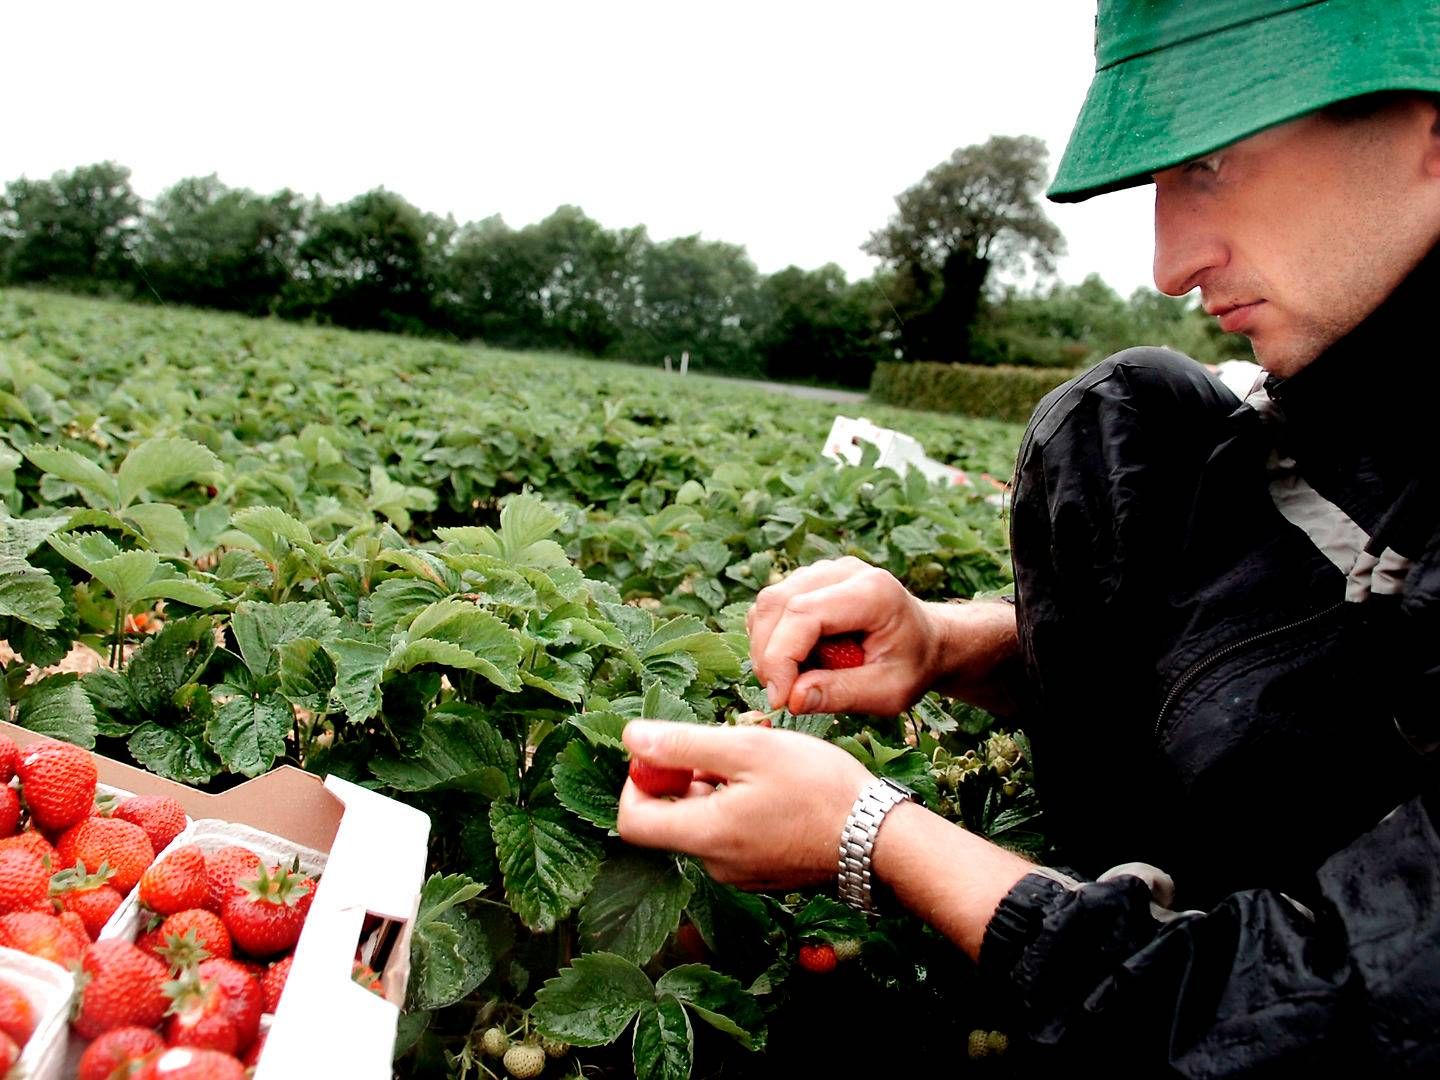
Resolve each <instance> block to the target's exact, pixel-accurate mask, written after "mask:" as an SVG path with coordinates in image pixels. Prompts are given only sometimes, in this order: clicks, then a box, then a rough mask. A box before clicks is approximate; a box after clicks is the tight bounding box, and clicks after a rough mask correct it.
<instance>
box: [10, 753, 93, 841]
mask: <svg viewBox="0 0 1440 1080" xmlns="http://www.w3.org/2000/svg"><path fill="white" fill-rule="evenodd" d="M16 771H17V772H18V773H19V775H20V784H21V786H22V789H23V792H24V795H25V805H26V806H28V807H30V816H31V817H32V818H33V819H34V820H35V824H36V825H38V826H39V827H40V828H42V829H47V830H49V831H51V832H58V831H59V830H61V829H68V828H69V827H70V826H71V825H74V824H75V823H76V822H78V821H83V820H84V819H85V818H86V817H88V816H89V814H90V808H91V807H92V806H94V805H95V783H96V781H97V780H98V779H99V773H98V772H97V771H96V769H95V762H94V760H93V759H92V758H91V757H90V754H89V753H88V752H87V751H85V750H82V749H81V748H80V747H78V746H74V745H72V744H71V743H66V742H58V741H56V740H54V739H46V740H44V741H42V742H37V743H33V744H32V745H30V746H28V747H26V749H25V750H24V752H22V753H21V755H20V762H19V765H18V766H17V767H16Z"/></svg>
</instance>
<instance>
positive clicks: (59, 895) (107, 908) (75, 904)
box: [50, 863, 125, 941]
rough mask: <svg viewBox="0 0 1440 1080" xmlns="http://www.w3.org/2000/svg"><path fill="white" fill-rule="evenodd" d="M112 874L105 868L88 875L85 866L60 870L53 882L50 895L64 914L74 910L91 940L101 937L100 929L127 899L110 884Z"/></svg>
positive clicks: (80, 865) (52, 879) (51, 880)
mask: <svg viewBox="0 0 1440 1080" xmlns="http://www.w3.org/2000/svg"><path fill="white" fill-rule="evenodd" d="M113 873H114V872H113V871H112V870H110V868H109V867H108V866H106V867H103V868H102V869H101V872H100V873H96V874H87V873H86V872H85V866H84V864H83V863H82V864H79V865H76V866H73V867H71V868H70V869H69V870H61V871H60V872H59V873H58V874H56V875H54V876H53V877H52V878H51V879H50V896H51V897H52V898H53V899H54V900H55V902H56V903H57V904H59V905H60V909H61V911H62V912H66V911H73V912H74V913H75V914H76V915H78V916H80V921H81V922H83V923H84V924H85V932H86V934H87V935H88V936H89V938H90V940H91V941H94V940H95V939H96V938H97V937H99V936H100V931H101V929H102V928H103V927H104V926H105V924H106V923H107V922H109V921H110V916H111V915H114V914H115V909H116V908H118V907H119V906H120V904H121V903H122V902H123V901H124V899H125V897H123V896H122V895H121V894H120V891H119V890H118V889H116V888H114V887H113V886H112V885H110V884H109V881H110V879H111V877H113Z"/></svg>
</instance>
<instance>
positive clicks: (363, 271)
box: [286, 188, 455, 333]
mask: <svg viewBox="0 0 1440 1080" xmlns="http://www.w3.org/2000/svg"><path fill="white" fill-rule="evenodd" d="M454 232H455V224H454V222H453V221H450V220H446V219H441V218H437V217H435V216H434V215H433V214H426V213H423V212H421V211H420V210H418V209H417V208H415V207H414V206H412V205H411V204H410V203H408V202H406V201H405V200H404V199H403V198H401V197H400V196H399V195H396V194H394V193H393V192H389V191H386V190H385V189H384V188H377V189H375V190H374V191H369V192H366V193H365V194H364V195H360V196H357V197H356V198H354V199H352V200H350V202H348V203H345V204H344V205H343V206H337V207H333V208H325V209H321V210H320V211H318V212H317V213H316V214H315V218H314V223H313V225H312V227H311V230H310V232H309V234H308V235H307V236H306V237H305V239H304V240H303V241H302V242H301V244H300V250H299V262H298V266H297V273H296V280H295V282H294V283H293V284H292V287H291V289H290V290H288V294H287V300H286V308H287V309H288V312H289V313H293V314H307V315H316V316H319V317H320V318H322V319H325V320H328V321H330V322H333V323H336V324H338V325H340V326H348V327H352V328H356V329H362V330H389V331H394V332H399V333H424V332H425V331H426V329H427V328H428V327H430V326H431V325H433V322H434V306H433V294H434V289H435V284H436V282H437V281H438V280H439V279H440V275H439V273H438V268H439V263H440V261H441V260H442V259H443V257H444V255H445V252H446V249H447V246H448V244H449V243H450V240H451V238H452V237H453V235H454Z"/></svg>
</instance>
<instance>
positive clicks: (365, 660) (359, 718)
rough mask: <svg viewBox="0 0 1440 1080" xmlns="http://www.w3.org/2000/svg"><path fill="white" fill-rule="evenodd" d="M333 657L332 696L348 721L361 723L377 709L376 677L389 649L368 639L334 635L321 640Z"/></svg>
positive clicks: (383, 667)
mask: <svg viewBox="0 0 1440 1080" xmlns="http://www.w3.org/2000/svg"><path fill="white" fill-rule="evenodd" d="M325 651H326V652H327V653H329V654H330V658H331V659H332V660H334V661H335V697H336V698H337V699H339V702H340V707H341V708H343V709H344V710H345V715H346V718H347V719H349V721H350V722H351V723H352V724H363V723H364V722H365V721H367V720H369V719H370V718H371V717H372V716H374V715H375V714H376V713H377V712H379V711H380V680H381V679H383V678H384V677H385V661H386V660H387V659H389V657H390V650H389V649H387V648H385V646H383V645H372V644H371V643H370V642H368V641H355V640H352V639H350V638H336V639H335V640H333V641H327V642H325Z"/></svg>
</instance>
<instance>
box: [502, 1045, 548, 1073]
mask: <svg viewBox="0 0 1440 1080" xmlns="http://www.w3.org/2000/svg"><path fill="white" fill-rule="evenodd" d="M500 1060H501V1062H502V1063H503V1064H504V1066H505V1071H506V1072H508V1073H509V1074H510V1075H511V1076H513V1077H515V1080H530V1077H532V1076H539V1075H540V1074H541V1073H542V1072H544V1071H545V1051H544V1050H541V1049H540V1047H538V1046H536V1045H535V1044H533V1043H516V1044H515V1045H514V1046H512V1047H510V1049H509V1050H506V1051H505V1054H504V1056H503V1057H502V1058H501V1059H500Z"/></svg>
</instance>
